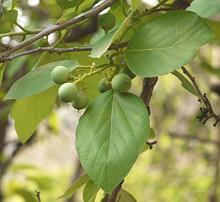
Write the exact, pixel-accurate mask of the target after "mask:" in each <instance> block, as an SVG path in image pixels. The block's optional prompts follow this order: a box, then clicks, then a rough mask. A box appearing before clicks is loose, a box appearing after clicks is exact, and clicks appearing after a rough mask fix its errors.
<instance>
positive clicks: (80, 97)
mask: <svg viewBox="0 0 220 202" xmlns="http://www.w3.org/2000/svg"><path fill="white" fill-rule="evenodd" d="M70 77H71V72H70V71H69V70H68V69H67V68H66V67H64V66H57V67H55V68H54V69H53V70H52V71H51V79H52V80H53V81H54V82H55V83H56V84H62V85H61V86H60V87H59V90H58V96H59V98H60V100H62V101H63V102H66V103H71V104H72V106H73V107H74V108H75V109H78V110H80V109H84V108H86V107H87V105H88V103H89V100H88V97H87V96H86V95H85V93H83V92H78V89H77V86H76V84H75V83H72V82H68V81H69V79H70Z"/></svg>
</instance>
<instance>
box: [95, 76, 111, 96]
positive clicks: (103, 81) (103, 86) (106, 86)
mask: <svg viewBox="0 0 220 202" xmlns="http://www.w3.org/2000/svg"><path fill="white" fill-rule="evenodd" d="M111 88H112V86H111V84H110V83H108V82H107V81H106V79H101V80H100V81H99V84H98V89H99V92H100V93H104V92H105V91H107V90H110V89H111Z"/></svg>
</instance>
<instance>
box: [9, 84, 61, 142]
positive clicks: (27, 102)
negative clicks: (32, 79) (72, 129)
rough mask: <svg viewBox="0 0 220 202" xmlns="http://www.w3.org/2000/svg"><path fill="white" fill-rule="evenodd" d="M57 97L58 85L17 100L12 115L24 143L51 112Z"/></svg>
mask: <svg viewBox="0 0 220 202" xmlns="http://www.w3.org/2000/svg"><path fill="white" fill-rule="evenodd" d="M56 97H57V87H53V88H50V89H48V90H47V91H45V92H42V93H40V94H37V95H34V96H31V97H27V98H24V99H20V100H17V101H16V102H15V104H14V106H13V108H12V111H11V115H12V118H13V119H14V121H15V129H16V132H17V135H18V137H19V139H20V141H21V142H22V143H25V142H26V141H27V140H28V139H29V138H30V137H31V136H32V134H33V132H34V131H35V129H36V128H37V126H38V125H39V123H40V122H42V121H43V120H44V119H45V118H46V117H47V116H48V115H49V113H50V112H51V110H52V108H53V105H54V102H55V99H56Z"/></svg>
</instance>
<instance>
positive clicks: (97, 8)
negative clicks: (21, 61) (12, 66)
mask: <svg viewBox="0 0 220 202" xmlns="http://www.w3.org/2000/svg"><path fill="white" fill-rule="evenodd" d="M115 2H116V0H106V1H104V2H103V3H101V4H100V5H98V6H95V7H93V8H91V10H88V11H86V12H84V13H82V14H80V15H77V16H76V17H74V18H72V19H70V20H67V21H65V22H63V23H61V24H55V25H51V26H49V27H46V28H44V29H43V30H41V31H40V32H39V33H37V34H35V35H33V36H32V37H30V38H28V39H26V40H25V41H23V42H21V43H19V44H18V45H16V46H14V47H13V48H11V49H10V50H9V51H7V52H6V55H5V57H7V56H9V55H11V54H12V53H14V52H15V51H17V50H19V49H22V48H24V47H27V46H29V45H30V44H32V43H33V42H35V41H37V40H39V39H41V38H43V37H44V36H47V35H49V34H51V33H53V32H56V31H59V30H62V29H64V28H66V27H68V26H71V25H73V24H75V23H78V22H80V21H83V20H85V19H87V18H89V17H93V16H96V15H98V13H100V12H101V11H103V10H105V9H106V8H108V7H109V6H111V5H112V4H113V3H115Z"/></svg>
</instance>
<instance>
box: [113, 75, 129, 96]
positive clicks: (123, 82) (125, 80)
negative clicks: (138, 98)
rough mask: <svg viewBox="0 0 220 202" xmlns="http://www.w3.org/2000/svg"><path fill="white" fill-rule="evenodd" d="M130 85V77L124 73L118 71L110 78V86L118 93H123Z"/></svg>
mask: <svg viewBox="0 0 220 202" xmlns="http://www.w3.org/2000/svg"><path fill="white" fill-rule="evenodd" d="M130 87H131V78H130V77H129V76H128V75H127V74H124V73H119V74H117V75H116V76H114V78H113V79H112V88H113V89H114V90H116V91H118V92H120V93H124V92H126V91H128V90H129V88H130Z"/></svg>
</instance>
